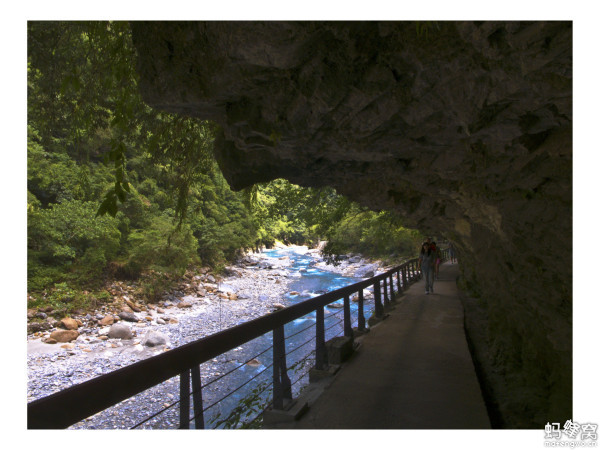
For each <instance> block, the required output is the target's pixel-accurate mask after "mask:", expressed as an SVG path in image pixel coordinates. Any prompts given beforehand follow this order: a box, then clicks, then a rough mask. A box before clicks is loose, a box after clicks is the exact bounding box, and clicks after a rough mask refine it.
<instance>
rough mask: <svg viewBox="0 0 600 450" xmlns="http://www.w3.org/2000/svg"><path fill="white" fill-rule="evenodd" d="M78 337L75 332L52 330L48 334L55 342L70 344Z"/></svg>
mask: <svg viewBox="0 0 600 450" xmlns="http://www.w3.org/2000/svg"><path fill="white" fill-rule="evenodd" d="M78 337H79V332H78V331H77V330H54V331H53V332H52V333H50V339H54V340H55V341H56V342H71V341H74V340H75V339H77V338H78Z"/></svg>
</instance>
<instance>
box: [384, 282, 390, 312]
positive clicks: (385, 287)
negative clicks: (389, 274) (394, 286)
mask: <svg viewBox="0 0 600 450" xmlns="http://www.w3.org/2000/svg"><path fill="white" fill-rule="evenodd" d="M383 305H384V306H385V307H386V308H387V307H388V306H390V298H389V297H388V283H387V278H386V277H383Z"/></svg>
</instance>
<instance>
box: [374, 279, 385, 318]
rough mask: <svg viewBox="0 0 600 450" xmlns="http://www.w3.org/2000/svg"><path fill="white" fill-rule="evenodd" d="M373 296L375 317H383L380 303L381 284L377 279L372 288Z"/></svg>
mask: <svg viewBox="0 0 600 450" xmlns="http://www.w3.org/2000/svg"><path fill="white" fill-rule="evenodd" d="M373 296H374V297H375V317H377V318H380V319H381V318H382V317H383V305H382V304H381V284H380V282H379V280H377V281H376V282H375V286H374V289H373Z"/></svg>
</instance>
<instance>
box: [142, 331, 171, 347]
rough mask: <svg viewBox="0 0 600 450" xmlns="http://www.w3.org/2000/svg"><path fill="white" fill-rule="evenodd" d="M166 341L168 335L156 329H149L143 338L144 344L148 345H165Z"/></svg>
mask: <svg viewBox="0 0 600 450" xmlns="http://www.w3.org/2000/svg"><path fill="white" fill-rule="evenodd" d="M166 343H167V336H165V335H164V334H163V333H160V332H159V331H154V330H150V331H148V332H147V333H146V335H145V336H144V338H143V339H142V345H145V346H146V347H156V346H158V345H165V344H166Z"/></svg>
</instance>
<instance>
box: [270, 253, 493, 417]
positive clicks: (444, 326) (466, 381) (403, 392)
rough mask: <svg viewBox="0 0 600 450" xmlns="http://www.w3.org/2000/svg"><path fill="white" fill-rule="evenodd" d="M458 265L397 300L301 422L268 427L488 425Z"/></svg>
mask: <svg viewBox="0 0 600 450" xmlns="http://www.w3.org/2000/svg"><path fill="white" fill-rule="evenodd" d="M457 275H458V266H457V265H456V264H450V263H445V264H443V265H442V266H441V267H440V276H439V280H436V282H435V284H434V290H435V293H434V294H430V295H425V284H424V281H423V280H420V281H419V282H417V283H415V284H414V285H412V286H411V287H410V288H409V289H407V290H406V291H405V292H404V295H403V296H402V297H399V298H398V299H397V302H398V303H397V304H396V305H395V308H394V309H393V310H390V311H388V313H389V316H388V317H387V318H386V319H385V320H384V321H383V322H381V323H380V324H378V325H376V326H375V327H373V328H372V329H371V331H370V332H369V333H367V334H366V335H365V336H364V337H362V338H360V339H359V340H358V341H360V340H362V342H361V345H360V346H359V347H358V350H357V352H356V353H355V354H354V355H353V356H352V357H351V358H350V360H349V361H347V362H346V363H344V365H343V367H342V368H341V370H340V371H339V372H338V373H337V374H336V375H335V376H334V377H333V379H332V380H331V381H330V383H329V385H328V386H326V387H324V389H323V391H322V392H321V393H320V395H319V396H318V397H317V398H316V399H314V400H312V401H311V400H308V406H309V410H308V411H307V412H306V413H305V414H304V415H303V416H301V417H300V418H299V419H298V420H296V421H294V422H283V423H279V424H275V425H271V426H268V427H269V428H301V429H485V428H490V422H489V419H488V415H487V412H486V408H485V404H484V401H483V398H482V395H481V391H480V387H479V384H478V381H477V377H476V374H475V369H474V367H473V362H472V360H471V355H470V353H469V349H468V345H467V341H466V337H465V333H464V329H463V308H462V305H461V302H460V300H459V297H458V291H457V287H456V277H457Z"/></svg>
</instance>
